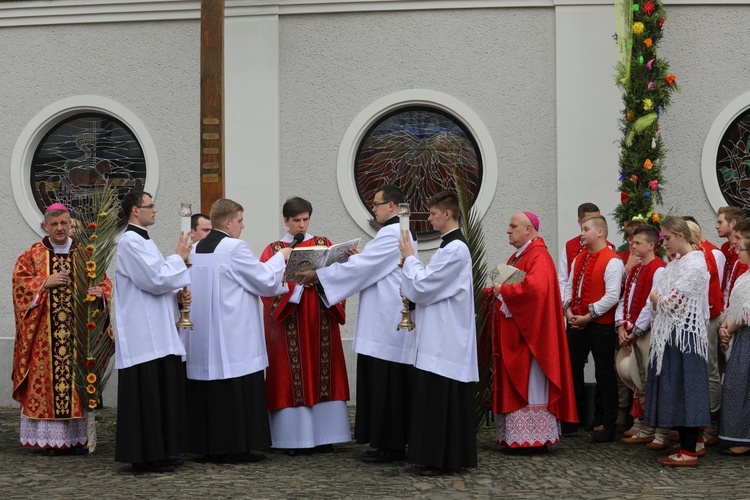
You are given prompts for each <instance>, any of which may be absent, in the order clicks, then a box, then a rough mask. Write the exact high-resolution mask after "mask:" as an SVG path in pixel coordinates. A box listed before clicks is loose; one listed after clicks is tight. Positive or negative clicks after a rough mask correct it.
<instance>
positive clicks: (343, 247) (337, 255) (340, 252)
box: [325, 238, 362, 266]
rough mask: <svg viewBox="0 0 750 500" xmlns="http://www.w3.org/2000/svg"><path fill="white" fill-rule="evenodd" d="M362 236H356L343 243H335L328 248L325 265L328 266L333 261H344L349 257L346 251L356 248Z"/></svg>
mask: <svg viewBox="0 0 750 500" xmlns="http://www.w3.org/2000/svg"><path fill="white" fill-rule="evenodd" d="M361 241H362V238H356V239H353V240H349V241H345V242H344V243H337V244H336V245H333V246H332V247H331V248H329V249H328V258H327V259H326V263H325V265H326V266H330V265H331V264H333V263H334V262H346V260H347V259H348V258H349V257H347V255H346V252H348V251H349V250H352V249H354V248H357V247H358V246H359V243H360V242H361Z"/></svg>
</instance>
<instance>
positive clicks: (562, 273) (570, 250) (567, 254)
mask: <svg viewBox="0 0 750 500" xmlns="http://www.w3.org/2000/svg"><path fill="white" fill-rule="evenodd" d="M577 213H578V221H577V222H578V227H579V228H580V227H581V224H582V223H583V219H585V218H586V217H591V216H594V215H600V211H599V207H597V206H596V205H595V204H593V203H589V202H587V203H581V204H580V205H578V212H577ZM584 248H585V246H584V245H583V243H582V242H581V235H580V234H579V235H577V236H575V237H573V238H571V239H569V240H568V241H566V242H565V246H564V247H563V250H562V253H561V255H560V263H559V264H558V266H557V280H558V281H559V282H560V296H564V295H565V286H566V284H567V282H568V278H569V276H570V268H571V266H572V265H573V260H574V259H575V258H576V256H577V255H578V254H579V253H581V252H582V251H583V250H584Z"/></svg>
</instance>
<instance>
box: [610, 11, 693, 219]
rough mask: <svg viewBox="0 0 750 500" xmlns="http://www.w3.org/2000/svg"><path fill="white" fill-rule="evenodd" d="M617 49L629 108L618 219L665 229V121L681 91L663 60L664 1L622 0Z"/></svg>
mask: <svg viewBox="0 0 750 500" xmlns="http://www.w3.org/2000/svg"><path fill="white" fill-rule="evenodd" d="M615 8H616V11H617V45H618V52H619V60H618V63H617V69H616V73H615V79H616V83H617V86H618V87H620V89H621V90H622V100H623V104H624V109H623V111H622V117H621V118H620V130H621V131H622V139H620V159H619V166H620V179H619V180H620V185H619V190H620V204H619V205H618V206H617V208H616V209H615V212H614V215H615V218H616V219H617V224H618V226H619V227H620V228H622V227H624V226H627V225H628V223H629V222H630V221H631V220H643V221H646V222H649V223H651V224H655V225H657V226H658V225H659V223H660V222H661V219H662V217H663V216H662V214H659V213H658V212H656V210H655V207H656V205H657V204H659V203H661V200H662V187H663V185H664V183H665V182H664V178H663V176H662V171H663V168H664V165H663V163H664V155H665V152H666V150H665V149H664V143H663V141H662V138H661V134H660V133H659V117H660V116H661V114H662V113H663V112H664V111H665V110H666V108H667V107H668V106H669V104H670V102H671V95H672V92H674V91H675V90H679V87H678V85H677V83H676V77H675V76H674V75H673V74H670V73H669V64H668V63H667V61H666V60H664V59H662V58H660V57H658V51H657V46H658V44H659V41H660V40H661V37H662V34H663V31H662V30H663V29H664V23H665V22H666V19H667V14H666V12H665V11H664V8H663V7H662V3H661V1H659V0H654V1H651V0H649V1H647V2H643V3H642V4H641V3H636V2H634V1H633V0H617V1H616V5H615Z"/></svg>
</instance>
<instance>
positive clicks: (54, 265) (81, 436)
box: [12, 203, 112, 454]
mask: <svg viewBox="0 0 750 500" xmlns="http://www.w3.org/2000/svg"><path fill="white" fill-rule="evenodd" d="M70 221H71V217H70V212H69V211H68V209H67V207H65V206H64V205H62V204H60V203H54V204H52V205H50V206H49V207H47V210H46V212H45V214H44V222H43V223H42V228H43V229H44V231H45V232H46V233H47V236H45V237H44V239H42V241H41V242H37V243H34V244H33V245H32V246H31V247H30V248H29V249H27V250H26V251H25V252H23V254H21V256H20V257H18V260H17V261H16V265H15V267H14V268H13V309H14V313H15V319H16V340H15V344H14V350H13V374H12V379H13V399H15V400H16V401H18V402H19V403H21V433H20V437H21V444H22V445H23V446H28V447H37V448H45V449H47V450H49V452H50V454H66V453H75V452H78V451H83V447H84V445H85V444H86V443H87V433H86V420H87V417H86V412H85V411H84V408H83V405H82V403H81V399H80V396H79V394H78V391H77V390H76V384H75V368H74V365H75V362H76V361H75V358H74V353H73V347H74V345H73V342H74V339H73V338H72V336H73V332H72V331H71V329H72V327H73V325H72V321H73V300H74V299H73V294H74V293H77V294H79V295H82V296H85V295H86V294H87V293H88V294H91V295H93V296H95V297H97V300H98V301H100V304H101V308H100V309H101V310H102V311H103V313H104V314H109V312H108V311H109V308H108V307H107V306H106V304H105V301H106V299H107V298H108V297H109V295H110V292H111V287H112V285H111V283H110V281H109V279H108V278H107V277H106V276H105V277H104V279H103V280H102V282H101V284H100V285H99V286H97V287H91V288H89V289H88V290H84V291H76V290H74V289H73V282H72V280H71V275H72V271H73V269H72V266H73V258H72V257H71V253H72V252H73V251H74V249H75V243H74V242H73V240H72V239H71V238H70V237H69V236H68V234H69V232H70Z"/></svg>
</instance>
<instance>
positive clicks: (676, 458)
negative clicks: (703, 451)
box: [659, 453, 698, 467]
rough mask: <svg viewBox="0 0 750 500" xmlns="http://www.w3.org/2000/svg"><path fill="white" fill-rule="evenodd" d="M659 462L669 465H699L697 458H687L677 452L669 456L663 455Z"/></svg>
mask: <svg viewBox="0 0 750 500" xmlns="http://www.w3.org/2000/svg"><path fill="white" fill-rule="evenodd" d="M659 463H660V464H662V465H664V466H667V467H697V466H698V459H697V458H687V457H684V456H683V455H682V454H680V453H677V454H676V455H669V456H668V457H661V458H660V459H659Z"/></svg>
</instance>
